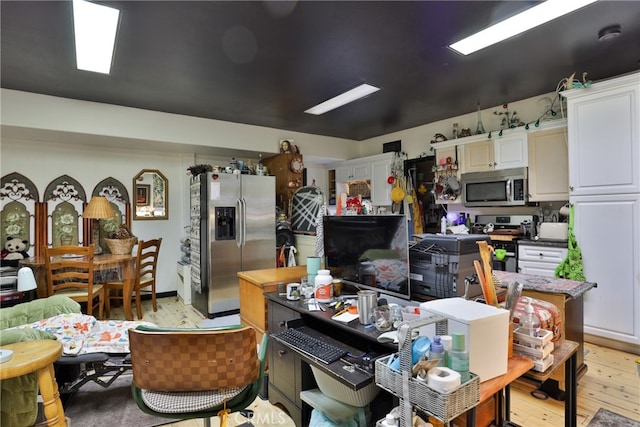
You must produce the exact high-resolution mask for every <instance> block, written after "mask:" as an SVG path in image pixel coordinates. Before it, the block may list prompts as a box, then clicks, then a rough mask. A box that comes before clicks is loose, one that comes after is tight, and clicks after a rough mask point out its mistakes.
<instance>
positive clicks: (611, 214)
mask: <svg viewBox="0 0 640 427" xmlns="http://www.w3.org/2000/svg"><path fill="white" fill-rule="evenodd" d="M572 203H573V204H574V212H575V225H574V232H575V235H576V238H577V241H578V246H579V247H580V248H581V250H582V263H583V267H584V275H585V277H586V279H587V281H589V282H595V283H596V284H597V287H595V288H593V289H591V290H589V292H587V293H585V295H584V332H585V333H587V334H591V335H595V336H598V337H602V338H608V339H612V340H617V341H623V342H627V343H630V344H636V345H640V195H638V194H629V195H622V194H621V195H609V196H606V197H605V196H584V197H575V198H572Z"/></svg>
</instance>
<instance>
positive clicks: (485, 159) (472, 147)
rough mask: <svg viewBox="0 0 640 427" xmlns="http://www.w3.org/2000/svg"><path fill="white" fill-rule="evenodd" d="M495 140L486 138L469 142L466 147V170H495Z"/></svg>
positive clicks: (464, 163) (464, 165) (463, 163)
mask: <svg viewBox="0 0 640 427" xmlns="http://www.w3.org/2000/svg"><path fill="white" fill-rule="evenodd" d="M493 158H494V154H493V141H492V140H489V139H488V140H486V141H480V142H474V143H472V144H467V145H465V147H464V161H463V162H462V167H463V169H464V172H465V173H466V172H484V171H490V170H493Z"/></svg>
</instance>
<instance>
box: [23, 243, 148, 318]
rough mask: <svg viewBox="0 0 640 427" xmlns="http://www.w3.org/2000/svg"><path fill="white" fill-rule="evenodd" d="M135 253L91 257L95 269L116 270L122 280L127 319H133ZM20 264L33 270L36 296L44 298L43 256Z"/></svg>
mask: <svg viewBox="0 0 640 427" xmlns="http://www.w3.org/2000/svg"><path fill="white" fill-rule="evenodd" d="M135 260H136V256H135V255H131V254H129V255H113V254H100V255H96V256H95V257H94V258H93V266H94V270H95V271H106V270H118V271H119V272H120V275H121V278H122V280H123V281H124V290H123V292H124V295H125V298H124V314H125V317H126V319H127V320H133V312H132V310H131V295H132V294H133V280H134V275H135V268H134V266H135ZM20 264H21V265H22V266H26V267H30V268H31V269H32V270H33V271H34V275H35V277H36V283H37V285H38V288H37V290H36V292H37V295H38V298H46V297H48V296H50V295H48V291H47V271H46V268H45V265H44V257H42V256H39V257H31V258H27V259H24V260H22V261H20Z"/></svg>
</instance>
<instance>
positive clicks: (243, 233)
mask: <svg viewBox="0 0 640 427" xmlns="http://www.w3.org/2000/svg"><path fill="white" fill-rule="evenodd" d="M238 217H239V220H238V223H239V224H238V225H239V227H238V236H239V239H238V247H244V245H245V244H246V243H247V202H246V200H245V199H244V197H240V198H239V199H238Z"/></svg>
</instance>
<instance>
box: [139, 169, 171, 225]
mask: <svg viewBox="0 0 640 427" xmlns="http://www.w3.org/2000/svg"><path fill="white" fill-rule="evenodd" d="M133 219H169V181H168V180H167V178H165V176H164V175H163V174H162V172H160V171H159V170H157V169H142V170H141V171H140V173H138V175H136V176H134V177H133Z"/></svg>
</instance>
